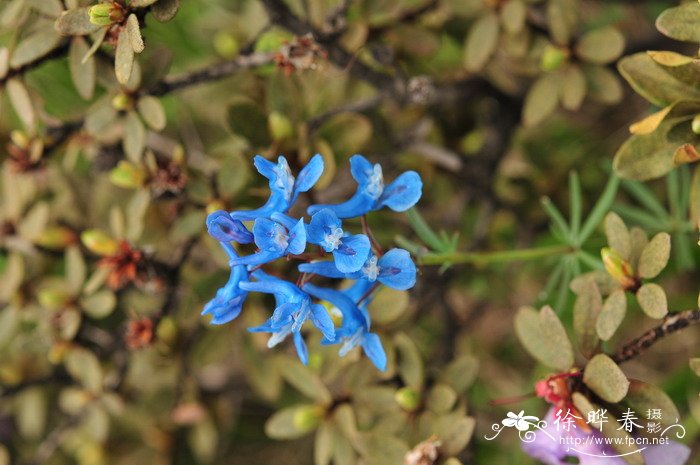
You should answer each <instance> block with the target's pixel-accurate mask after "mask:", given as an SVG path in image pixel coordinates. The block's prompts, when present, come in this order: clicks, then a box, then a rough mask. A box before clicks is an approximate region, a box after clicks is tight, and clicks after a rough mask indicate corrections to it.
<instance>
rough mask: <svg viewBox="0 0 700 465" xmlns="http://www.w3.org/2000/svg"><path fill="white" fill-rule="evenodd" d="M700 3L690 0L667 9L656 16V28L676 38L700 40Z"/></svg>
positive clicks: (688, 40) (692, 40)
mask: <svg viewBox="0 0 700 465" xmlns="http://www.w3.org/2000/svg"><path fill="white" fill-rule="evenodd" d="M699 23H700V5H699V4H698V2H688V3H685V4H683V5H681V6H677V7H675V8H669V9H668V10H665V11H664V12H663V13H661V15H659V17H658V18H656V28H657V29H658V30H659V32H661V33H662V34H664V35H666V36H668V37H670V38H672V39H676V40H683V41H686V42H700V31H699V30H698V24H699Z"/></svg>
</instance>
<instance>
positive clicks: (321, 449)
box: [314, 422, 333, 465]
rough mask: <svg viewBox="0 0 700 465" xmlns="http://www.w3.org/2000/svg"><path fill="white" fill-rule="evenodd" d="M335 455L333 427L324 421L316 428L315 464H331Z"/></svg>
mask: <svg viewBox="0 0 700 465" xmlns="http://www.w3.org/2000/svg"><path fill="white" fill-rule="evenodd" d="M332 457H333V427H332V426H331V425H330V423H329V422H323V423H321V425H320V426H319V427H318V429H317V430H316V439H315V440H314V465H329V464H330V462H331V458H332Z"/></svg>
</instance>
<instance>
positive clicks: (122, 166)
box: [109, 160, 147, 189]
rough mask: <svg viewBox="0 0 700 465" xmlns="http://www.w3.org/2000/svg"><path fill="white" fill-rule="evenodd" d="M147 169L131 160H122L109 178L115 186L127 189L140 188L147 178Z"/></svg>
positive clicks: (110, 173)
mask: <svg viewBox="0 0 700 465" xmlns="http://www.w3.org/2000/svg"><path fill="white" fill-rule="evenodd" d="M146 176H147V174H146V171H145V170H144V169H143V168H142V167H140V166H138V165H135V164H133V163H131V162H129V161H126V160H120V161H119V163H118V164H117V166H116V167H115V168H113V169H112V171H110V172H109V180H110V181H112V183H113V184H114V185H115V186H119V187H123V188H125V189H138V188H139V187H141V186H143V183H144V181H145V180H146Z"/></svg>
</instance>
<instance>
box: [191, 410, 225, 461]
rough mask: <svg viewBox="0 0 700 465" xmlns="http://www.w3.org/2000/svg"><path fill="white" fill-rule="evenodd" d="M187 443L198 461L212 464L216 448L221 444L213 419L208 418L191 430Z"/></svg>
mask: <svg viewBox="0 0 700 465" xmlns="http://www.w3.org/2000/svg"><path fill="white" fill-rule="evenodd" d="M187 441H188V443H189V444H190V447H191V448H192V451H193V452H194V455H195V457H196V458H197V461H198V462H200V463H210V462H212V460H213V459H214V457H215V455H216V447H217V444H218V442H219V432H218V431H217V429H216V425H215V424H214V422H213V421H212V419H211V418H210V417H209V416H207V417H206V418H205V419H204V420H203V421H200V422H198V423H196V424H195V425H194V427H193V428H191V429H190V431H189V434H188V436H187Z"/></svg>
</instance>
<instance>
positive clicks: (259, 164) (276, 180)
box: [231, 154, 323, 221]
mask: <svg viewBox="0 0 700 465" xmlns="http://www.w3.org/2000/svg"><path fill="white" fill-rule="evenodd" d="M253 163H254V164H255V167H256V168H257V169H258V172H259V173H260V174H262V175H263V176H265V177H266V178H267V179H269V180H270V198H269V199H268V200H267V202H266V203H265V205H263V206H262V207H260V208H258V209H255V210H240V211H235V212H232V213H231V216H232V217H233V218H235V219H238V220H243V221H245V220H254V219H256V218H269V217H270V215H272V213H274V212H281V213H286V212H287V211H288V210H289V209H290V208H291V207H292V205H294V202H296V200H297V197H298V196H299V194H300V193H301V192H306V191H308V190H309V189H311V188H312V187H313V185H314V184H316V181H318V178H320V177H321V174H322V173H323V157H322V156H321V155H320V154H317V155H314V157H313V158H311V160H310V161H309V163H308V164H307V165H306V166H305V167H304V168H303V169H302V170H301V171H300V172H299V176H298V177H297V178H296V179H295V178H294V176H293V175H292V171H291V170H290V169H289V163H287V159H286V158H284V157H283V156H280V157H279V158H278V159H277V163H276V164H275V163H272V162H271V161H268V160H266V159H264V158H263V157H261V156H260V155H256V156H255V158H254V159H253Z"/></svg>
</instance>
